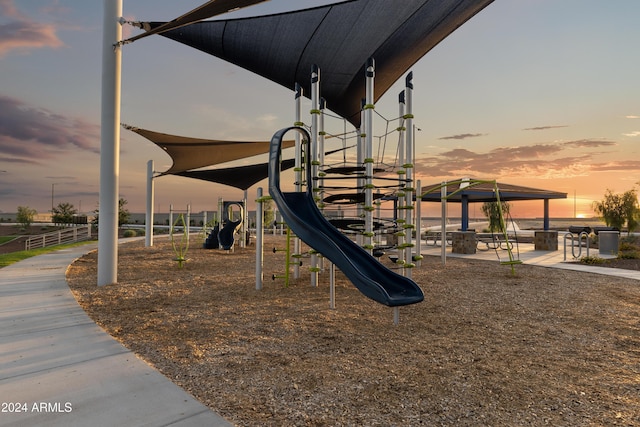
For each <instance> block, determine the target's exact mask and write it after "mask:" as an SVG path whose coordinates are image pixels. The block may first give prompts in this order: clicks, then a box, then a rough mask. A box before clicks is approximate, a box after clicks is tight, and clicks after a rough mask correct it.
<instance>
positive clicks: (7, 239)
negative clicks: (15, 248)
mask: <svg viewBox="0 0 640 427" xmlns="http://www.w3.org/2000/svg"><path fill="white" fill-rule="evenodd" d="M15 238H16V236H0V245H1V244H3V243H7V242H10V241H12V240H13V239H15Z"/></svg>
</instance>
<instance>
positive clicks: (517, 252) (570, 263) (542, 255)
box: [420, 237, 640, 280]
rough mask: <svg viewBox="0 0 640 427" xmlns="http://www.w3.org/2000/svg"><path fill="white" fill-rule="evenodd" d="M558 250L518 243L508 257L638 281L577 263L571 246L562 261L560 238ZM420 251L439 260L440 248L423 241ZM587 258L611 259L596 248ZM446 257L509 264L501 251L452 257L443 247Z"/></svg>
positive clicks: (629, 273)
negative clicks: (537, 248)
mask: <svg viewBox="0 0 640 427" xmlns="http://www.w3.org/2000/svg"><path fill="white" fill-rule="evenodd" d="M558 248H559V250H557V251H537V250H535V248H534V245H533V243H520V244H517V245H516V246H514V248H513V249H512V254H513V257H514V259H519V260H520V261H522V263H523V264H529V265H537V266H539V267H550V268H559V269H563V270H573V271H582V272H585V273H594V274H602V275H605V276H613V277H622V278H626V279H634V280H640V271H636V270H624V269H621V268H610V267H598V266H597V265H587V264H581V263H580V262H578V261H579V260H578V259H577V258H574V257H573V255H572V253H571V247H568V248H567V254H566V260H565V248H564V241H563V238H562V237H559V238H558ZM420 249H421V253H422V255H425V256H438V257H440V256H441V252H442V248H441V246H440V245H437V246H436V245H432V244H431V245H427V244H425V243H424V242H423V243H422V246H421V248H420ZM585 255H586V251H585V250H583V251H582V254H581V256H585ZM589 255H590V256H593V257H602V258H611V256H609V255H600V253H599V251H598V250H597V249H591V250H590V252H589ZM446 257H447V258H472V259H482V260H486V261H509V254H508V252H507V251H506V250H504V249H497V250H493V249H490V250H477V251H476V253H475V254H454V253H451V246H447V247H446ZM516 268H517V266H516Z"/></svg>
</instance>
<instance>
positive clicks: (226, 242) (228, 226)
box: [218, 220, 242, 251]
mask: <svg viewBox="0 0 640 427" xmlns="http://www.w3.org/2000/svg"><path fill="white" fill-rule="evenodd" d="M241 222H242V220H238V221H227V222H225V224H224V225H223V226H222V228H221V229H220V231H219V232H218V242H220V247H221V248H222V249H224V250H226V251H228V250H229V249H231V248H232V247H233V242H234V241H235V239H234V237H233V235H234V234H235V232H236V231H237V230H238V228H240V223H241Z"/></svg>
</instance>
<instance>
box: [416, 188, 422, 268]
mask: <svg viewBox="0 0 640 427" xmlns="http://www.w3.org/2000/svg"><path fill="white" fill-rule="evenodd" d="M415 218H416V259H417V262H416V265H417V266H421V264H422V183H421V182H420V180H417V181H416V216H415Z"/></svg>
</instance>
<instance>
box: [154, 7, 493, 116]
mask: <svg viewBox="0 0 640 427" xmlns="http://www.w3.org/2000/svg"><path fill="white" fill-rule="evenodd" d="M492 1H493V0H402V1H398V0H351V1H345V2H340V3H336V4H332V5H327V6H321V7H316V8H311V9H304V10H298V11H292V12H286V13H279V14H273V15H266V16H257V17H250V18H242V19H229V20H219V21H206V22H198V23H194V24H191V25H187V26H184V27H181V28H178V29H175V30H171V31H166V32H162V33H161V35H162V36H164V37H168V38H170V39H173V40H175V41H178V42H180V43H183V44H186V45H188V46H191V47H194V48H196V49H199V50H201V51H204V52H206V53H209V54H211V55H214V56H216V57H218V58H221V59H224V60H226V61H228V62H231V63H233V64H236V65H238V66H240V67H242V68H245V69H247V70H249V71H252V72H254V73H256V74H259V75H261V76H263V77H266V78H268V79H270V80H272V81H274V82H276V83H279V84H280V85H282V86H284V87H286V88H288V89H291V90H293V89H294V87H295V84H296V83H298V84H300V85H301V86H302V87H303V89H304V94H305V96H309V95H310V93H311V91H310V87H311V83H310V73H311V68H312V66H313V65H314V64H315V65H318V66H319V67H320V73H321V83H320V84H321V88H322V89H321V95H322V97H323V98H325V100H326V101H327V107H328V108H329V109H331V110H333V111H334V112H336V113H338V114H340V115H341V116H342V117H344V118H346V119H347V120H349V122H351V123H352V124H353V125H354V126H356V127H359V125H360V110H361V102H362V98H363V97H364V95H365V64H366V62H367V60H368V58H374V59H375V61H376V70H375V76H376V79H375V86H376V90H375V101H377V100H378V99H379V98H380V97H381V96H382V95H383V94H384V93H385V92H386V91H387V90H388V89H389V88H390V87H391V85H393V84H394V83H395V82H396V81H397V80H398V79H399V78H400V77H401V76H402V75H403V74H404V73H406V72H407V70H408V69H409V68H410V67H411V66H412V65H413V64H414V63H415V62H416V61H418V60H419V59H420V58H422V57H423V56H424V55H425V54H426V53H427V52H429V51H430V50H431V49H433V47H434V46H436V45H437V44H438V43H440V42H441V41H442V40H443V39H444V38H446V37H447V36H448V35H449V34H451V33H452V32H453V31H454V30H455V29H457V28H458V27H459V26H461V25H462V24H463V23H465V22H466V21H467V20H468V19H470V18H471V17H473V16H474V15H475V14H477V13H478V12H480V11H481V10H482V9H483V8H484V7H486V6H487V5H489V4H490V3H491V2H492ZM148 24H149V26H150V28H152V29H154V28H158V27H160V26H162V25H164V24H165V23H162V22H152V23H148Z"/></svg>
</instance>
